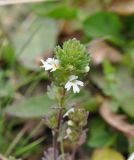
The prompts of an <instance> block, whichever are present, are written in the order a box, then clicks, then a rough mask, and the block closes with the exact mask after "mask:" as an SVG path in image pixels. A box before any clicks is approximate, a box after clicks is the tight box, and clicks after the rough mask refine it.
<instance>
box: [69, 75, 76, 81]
mask: <svg viewBox="0 0 134 160" xmlns="http://www.w3.org/2000/svg"><path fill="white" fill-rule="evenodd" d="M77 78H78V76H75V75H72V76H70V77H69V81H73V80H76V79H77Z"/></svg>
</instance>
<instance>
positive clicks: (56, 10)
mask: <svg viewBox="0 0 134 160" xmlns="http://www.w3.org/2000/svg"><path fill="white" fill-rule="evenodd" d="M32 9H33V10H34V11H35V13H37V14H38V15H40V16H47V17H52V18H55V19H74V18H76V17H77V9H76V8H74V7H71V6H67V5H66V4H64V3H55V2H44V3H39V4H36V5H32Z"/></svg>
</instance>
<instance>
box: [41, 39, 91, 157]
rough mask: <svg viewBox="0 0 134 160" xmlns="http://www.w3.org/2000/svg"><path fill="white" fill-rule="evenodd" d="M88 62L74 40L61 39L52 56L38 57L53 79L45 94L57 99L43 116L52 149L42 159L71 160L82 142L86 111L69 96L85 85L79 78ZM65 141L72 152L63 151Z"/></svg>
mask: <svg viewBox="0 0 134 160" xmlns="http://www.w3.org/2000/svg"><path fill="white" fill-rule="evenodd" d="M89 61H90V57H89V54H88V53H87V52H86V49H85V47H84V45H82V44H80V42H79V41H78V40H76V39H71V40H68V41H66V42H64V44H63V47H60V46H57V47H56V48H55V52H54V57H53V58H48V59H47V60H46V61H44V60H43V59H41V62H42V64H43V65H42V66H41V67H42V68H44V69H45V70H46V71H50V72H49V76H50V77H51V79H52V84H51V87H49V89H48V95H49V96H50V98H53V99H55V100H56V102H57V104H56V106H55V107H54V111H53V112H52V113H51V115H49V116H48V117H45V123H46V124H47V126H48V127H49V128H51V129H52V135H53V148H51V149H49V150H48V152H45V156H44V158H43V159H44V160H48V159H52V158H51V157H52V155H53V160H60V159H62V160H65V159H69V157H72V159H74V157H75V152H76V149H77V147H78V146H79V145H81V144H82V143H83V142H82V141H81V139H84V138H83V136H84V137H85V134H86V131H85V130H84V129H83V127H84V126H85V125H86V123H87V116H88V113H87V111H86V110H85V109H84V108H82V107H80V106H75V105H72V104H71V103H70V97H71V95H73V94H75V93H79V92H80V88H81V87H83V86H84V82H83V81H82V79H83V78H84V76H85V75H86V73H87V72H88V71H89V69H90V68H89ZM81 137H82V138H81ZM67 140H68V141H70V143H72V146H73V151H72V155H68V154H67V153H64V144H63V142H64V141H67ZM59 144H60V145H59ZM59 146H60V147H59ZM59 148H60V150H59ZM51 153H53V154H51ZM46 155H47V156H46ZM67 157H68V158H67Z"/></svg>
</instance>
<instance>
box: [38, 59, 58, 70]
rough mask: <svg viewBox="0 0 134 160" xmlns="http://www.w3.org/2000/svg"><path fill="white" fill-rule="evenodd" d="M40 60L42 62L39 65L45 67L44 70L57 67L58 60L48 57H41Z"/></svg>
mask: <svg viewBox="0 0 134 160" xmlns="http://www.w3.org/2000/svg"><path fill="white" fill-rule="evenodd" d="M40 61H41V62H42V63H43V65H42V66H41V67H42V68H45V70H46V71H47V70H50V72H53V71H55V70H56V69H58V68H59V60H58V59H54V58H48V59H47V60H46V61H44V60H43V59H40Z"/></svg>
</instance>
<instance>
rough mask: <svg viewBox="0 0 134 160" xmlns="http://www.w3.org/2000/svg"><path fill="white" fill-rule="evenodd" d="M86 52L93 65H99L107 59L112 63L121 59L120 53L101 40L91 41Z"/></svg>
mask: <svg viewBox="0 0 134 160" xmlns="http://www.w3.org/2000/svg"><path fill="white" fill-rule="evenodd" d="M88 51H89V53H91V56H92V62H93V63H94V64H95V65H98V64H101V63H102V61H103V60H104V59H109V60H110V61H111V62H114V63H117V62H120V61H121V59H122V56H121V52H120V51H119V50H117V49H115V48H113V47H112V46H110V45H109V44H107V43H106V42H105V41H104V40H102V39H97V40H93V41H92V42H91V43H90V46H89V47H88Z"/></svg>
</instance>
